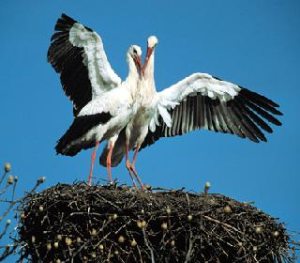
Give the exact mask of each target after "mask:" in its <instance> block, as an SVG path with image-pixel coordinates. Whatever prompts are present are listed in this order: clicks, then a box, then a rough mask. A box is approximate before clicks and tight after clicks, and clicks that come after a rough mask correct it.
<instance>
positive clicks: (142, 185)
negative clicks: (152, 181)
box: [130, 145, 145, 190]
mask: <svg viewBox="0 0 300 263" xmlns="http://www.w3.org/2000/svg"><path fill="white" fill-rule="evenodd" d="M139 149H140V145H138V146H137V147H136V149H135V151H134V154H133V160H132V163H131V165H130V170H131V171H132V172H133V174H134V176H135V178H136V179H137V181H138V182H139V185H140V186H141V188H142V189H143V190H144V189H145V187H144V184H143V183H142V180H141V179H140V177H139V176H138V174H137V171H136V169H135V163H136V160H137V155H138V152H139Z"/></svg>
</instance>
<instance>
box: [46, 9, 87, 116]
mask: <svg viewBox="0 0 300 263" xmlns="http://www.w3.org/2000/svg"><path fill="white" fill-rule="evenodd" d="M75 23H77V21H76V20H74V19H73V18H71V17H69V16H67V15H65V14H62V15H61V18H59V19H58V20H57V22H56V25H55V31H57V32H55V33H54V34H53V35H52V37H51V44H50V47H49V49H48V54H47V57H48V62H49V63H51V65H52V66H53V68H54V69H55V71H56V72H58V73H60V80H61V83H62V86H63V90H64V92H65V94H66V95H67V96H68V97H70V99H71V101H72V102H73V112H74V115H75V116H76V115H77V114H78V113H79V111H80V110H81V109H82V108H83V107H84V106H85V105H86V104H87V103H88V102H89V101H90V100H91V99H92V85H91V82H90V79H89V74H88V69H87V67H86V66H85V65H84V63H83V53H84V49H83V48H79V47H75V46H73V45H72V44H71V42H70V41H69V32H70V30H71V28H72V26H73V25H74V24H75ZM85 28H86V29H87V30H88V31H91V32H92V29H90V28H89V27H86V26H85Z"/></svg>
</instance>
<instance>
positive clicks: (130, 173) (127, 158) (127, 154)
mask: <svg viewBox="0 0 300 263" xmlns="http://www.w3.org/2000/svg"><path fill="white" fill-rule="evenodd" d="M125 156H126V168H127V170H128V172H129V175H130V178H131V181H132V184H133V186H134V187H135V188H137V187H136V184H135V181H134V178H133V174H132V171H131V163H130V161H129V146H128V144H126V152H125Z"/></svg>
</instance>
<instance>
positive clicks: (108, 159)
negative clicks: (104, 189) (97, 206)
mask: <svg viewBox="0 0 300 263" xmlns="http://www.w3.org/2000/svg"><path fill="white" fill-rule="evenodd" d="M114 146H115V144H114V143H113V142H110V143H109V150H108V154H107V158H106V168H107V176H108V182H109V183H112V182H113V180H112V175H111V156H112V152H113V149H114Z"/></svg>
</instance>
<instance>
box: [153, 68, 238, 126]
mask: <svg viewBox="0 0 300 263" xmlns="http://www.w3.org/2000/svg"><path fill="white" fill-rule="evenodd" d="M240 90H241V88H240V87H239V86H237V85H235V84H233V83H230V82H227V81H222V80H219V79H216V78H214V77H212V76H211V75H209V74H205V73H194V74H192V75H190V76H189V77H186V78H184V79H183V80H181V81H179V82H177V83H176V84H174V85H172V86H170V87H169V88H167V89H164V90H163V91H160V92H158V93H157V94H156V99H155V101H154V108H155V109H156V113H155V114H154V117H153V120H151V124H152V125H151V126H150V129H151V131H153V130H155V128H154V122H155V120H156V119H157V118H158V115H161V117H162V118H163V120H164V122H165V123H166V125H167V126H168V127H171V126H172V119H171V117H170V114H169V113H168V112H167V109H174V108H175V107H176V106H177V105H179V104H180V103H181V102H182V101H183V100H184V99H185V98H186V97H188V96H195V95H196V94H197V93H201V95H203V96H208V97H209V98H211V99H218V100H220V101H221V102H227V101H229V100H231V99H233V98H234V97H235V96H236V95H237V94H238V93H239V91H240Z"/></svg>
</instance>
